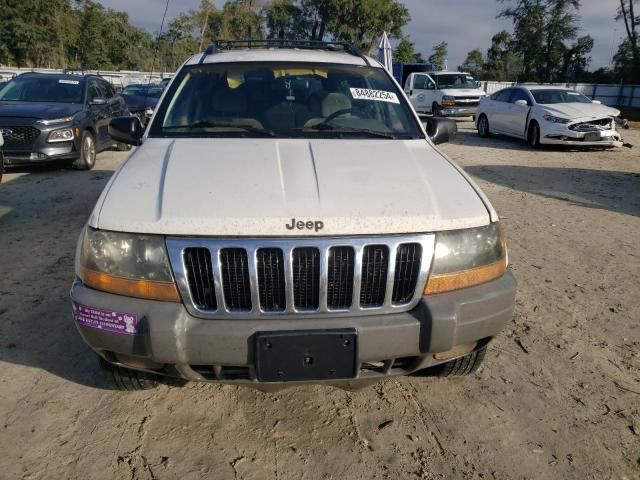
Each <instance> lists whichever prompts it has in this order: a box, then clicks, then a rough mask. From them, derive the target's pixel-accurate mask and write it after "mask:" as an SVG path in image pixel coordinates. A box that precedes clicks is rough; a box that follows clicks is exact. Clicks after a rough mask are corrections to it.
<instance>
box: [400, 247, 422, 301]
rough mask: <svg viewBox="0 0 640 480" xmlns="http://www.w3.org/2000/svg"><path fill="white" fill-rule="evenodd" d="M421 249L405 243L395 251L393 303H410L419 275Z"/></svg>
mask: <svg viewBox="0 0 640 480" xmlns="http://www.w3.org/2000/svg"><path fill="white" fill-rule="evenodd" d="M421 257H422V247H421V246H420V244H419V243H405V244H402V245H400V246H399V247H398V250H397V251H396V273H395V278H394V281H393V303H394V304H395V305H401V304H403V303H407V302H409V301H411V298H413V295H414V294H415V290H416V283H417V281H418V275H419V273H420V258H421Z"/></svg>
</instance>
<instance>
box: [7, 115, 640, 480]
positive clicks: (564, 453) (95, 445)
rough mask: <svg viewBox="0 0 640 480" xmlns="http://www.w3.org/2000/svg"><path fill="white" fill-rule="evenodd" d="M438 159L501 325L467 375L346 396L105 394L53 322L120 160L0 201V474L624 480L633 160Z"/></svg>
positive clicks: (506, 146)
mask: <svg viewBox="0 0 640 480" xmlns="http://www.w3.org/2000/svg"><path fill="white" fill-rule="evenodd" d="M459 125H460V127H461V132H460V135H459V137H458V139H457V140H456V142H455V143H453V144H448V145H445V146H443V150H444V151H445V152H446V153H447V154H448V155H450V157H451V158H452V159H454V160H456V161H457V162H459V163H460V164H461V165H462V166H464V167H465V168H466V169H467V171H468V172H470V173H471V174H472V175H473V176H474V177H475V178H476V179H477V180H478V181H479V183H480V185H481V187H482V188H483V189H484V191H485V192H486V193H487V194H488V196H489V197H490V198H491V200H492V201H493V203H494V205H495V207H496V208H497V210H498V211H499V212H500V214H501V215H502V216H503V219H504V220H503V221H504V224H505V227H506V231H507V235H508V239H509V246H510V260H511V263H512V268H513V271H514V273H515V275H516V276H517V278H518V280H519V291H518V298H517V306H516V315H515V318H514V320H513V323H512V324H511V326H510V327H509V328H508V329H507V331H506V332H504V333H503V334H502V335H500V337H499V338H498V339H497V340H496V341H495V342H493V343H492V344H491V347H490V355H489V356H488V361H487V362H486V364H485V367H484V368H483V369H482V370H481V371H480V372H479V373H478V375H476V376H475V377H472V378H466V379H454V380H440V379H424V378H399V379H391V380H388V381H385V382H383V383H380V384H377V385H375V386H372V387H369V388H367V389H364V390H361V391H357V392H345V391H342V390H339V389H332V388H328V387H309V388H295V389H288V390H284V391H282V392H280V393H277V394H264V393H260V392H256V391H253V390H249V389H240V388H237V387H232V386H219V385H209V384H189V385H187V386H186V387H184V388H175V387H168V386H162V387H160V388H159V389H157V390H155V391H152V392H143V393H133V394H122V393H117V392H113V391H110V390H108V388H107V386H106V384H105V383H104V382H103V380H102V378H101V374H100V372H99V371H98V367H97V362H96V361H95V359H94V357H93V355H92V353H91V352H90V351H89V350H88V348H87V347H86V346H85V345H84V343H83V342H82V340H81V339H80V337H79V335H78V334H77V332H76V330H75V327H74V325H73V323H72V320H71V315H70V305H69V298H68V291H69V287H70V284H71V281H72V279H73V255H74V247H75V242H76V238H77V235H78V233H79V231H80V228H81V226H82V224H83V223H84V221H85V220H86V218H87V217H88V215H89V212H90V210H91V208H92V207H93V204H94V202H95V200H96V199H97V197H98V195H99V193H100V191H101V190H102V188H103V186H104V185H105V183H106V182H107V180H108V179H109V177H110V176H111V174H112V172H113V171H114V169H116V168H117V167H118V165H119V164H120V163H121V162H122V161H123V160H124V158H125V155H124V154H120V153H116V152H108V153H104V154H101V155H100V156H99V157H98V163H97V167H96V169H95V170H94V171H92V172H71V171H64V170H57V169H32V170H28V171H24V172H16V173H11V174H8V175H5V178H4V180H3V184H2V185H1V186H0V240H1V245H2V246H1V248H0V265H1V266H2V282H1V285H0V299H1V301H0V365H1V367H2V368H1V369H0V419H2V425H0V451H1V452H2V455H0V478H7V479H14V478H30V479H40V478H42V479H44V478H46V479H49V478H82V479H86V478H92V479H93V478H100V479H102V478H105V479H111V478H131V479H170V478H180V479H185V480H186V479H200V478H212V479H272V478H273V479H302V478H304V479H321V478H361V479H370V478H388V479H411V478H421V479H434V478H456V479H467V478H468V479H480V478H482V479H493V478H496V479H558V478H576V479H578V478H579V479H591V478H592V479H598V480H600V479H610V478H611V479H638V478H640V373H639V372H640V368H639V367H640V353H639V352H640V329H639V324H638V319H639V318H640V248H638V247H639V246H640V242H639V239H640V162H639V160H640V156H639V155H638V152H639V151H640V130H632V131H627V132H624V135H625V137H626V140H627V141H628V142H631V143H632V144H635V145H636V148H634V149H632V150H630V149H626V148H625V149H622V150H619V151H568V150H563V149H552V150H549V149H547V150H543V151H531V150H529V149H528V147H526V145H524V144H523V143H521V142H518V141H514V140H508V139H501V138H493V139H487V140H483V139H479V138H478V137H477V135H475V133H474V132H473V130H472V124H471V123H469V122H466V123H460V124H459Z"/></svg>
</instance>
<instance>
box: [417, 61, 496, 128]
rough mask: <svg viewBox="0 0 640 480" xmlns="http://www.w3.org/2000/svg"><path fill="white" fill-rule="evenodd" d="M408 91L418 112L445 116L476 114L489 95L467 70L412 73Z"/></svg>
mask: <svg viewBox="0 0 640 480" xmlns="http://www.w3.org/2000/svg"><path fill="white" fill-rule="evenodd" d="M404 91H405V93H406V94H407V96H408V97H409V99H410V100H411V103H412V105H413V107H414V108H415V109H416V111H417V112H418V113H431V114H433V115H437V116H443V117H465V116H472V115H475V114H476V110H477V109H478V105H479V104H480V100H481V99H482V98H484V97H485V96H486V94H485V93H484V91H483V90H482V89H481V88H480V87H479V82H476V81H475V79H474V78H473V76H471V74H469V73H467V72H431V73H412V74H411V75H409V77H408V78H407V81H406V82H405V85H404Z"/></svg>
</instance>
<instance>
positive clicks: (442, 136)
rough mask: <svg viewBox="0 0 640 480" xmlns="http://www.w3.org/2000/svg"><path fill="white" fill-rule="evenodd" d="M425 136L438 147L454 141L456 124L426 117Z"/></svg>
mask: <svg viewBox="0 0 640 480" xmlns="http://www.w3.org/2000/svg"><path fill="white" fill-rule="evenodd" d="M425 120H426V129H427V135H429V138H430V139H431V141H432V142H433V143H435V144H436V145H440V144H441V143H447V142H451V141H453V140H455V138H456V135H458V124H457V123H456V121H455V120H452V119H450V118H443V117H438V118H435V117H426V118H425Z"/></svg>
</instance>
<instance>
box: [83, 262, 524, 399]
mask: <svg viewBox="0 0 640 480" xmlns="http://www.w3.org/2000/svg"><path fill="white" fill-rule="evenodd" d="M515 291H516V281H515V279H514V277H513V275H512V274H511V273H510V272H507V273H506V274H505V275H504V276H503V277H501V278H500V279H498V280H495V281H493V282H490V283H487V284H484V285H480V286H477V287H472V288H467V289H464V290H460V291H457V292H451V293H445V294H439V295H433V296H429V297H424V298H423V300H422V301H421V302H420V303H419V304H418V306H417V307H416V308H414V309H413V310H411V311H409V312H404V313H398V314H389V315H372V316H368V317H339V318H326V317H323V318H313V317H309V316H305V317H302V316H296V315H291V316H286V317H282V318H276V317H273V318H259V319H246V320H245V319H230V320H204V319H200V318H196V317H193V316H192V315H190V314H189V313H188V312H187V310H186V309H185V307H184V305H182V304H180V303H167V302H157V301H149V300H141V299H135V298H128V297H122V296H117V295H112V294H108V293H104V292H100V291H96V290H93V289H90V288H87V287H86V286H84V285H83V284H82V283H81V282H80V281H78V280H76V282H75V283H74V284H73V287H72V289H71V299H72V301H73V303H74V310H75V308H78V306H80V305H82V306H88V307H91V308H96V309H101V310H108V311H116V312H127V313H128V314H131V315H134V316H137V317H138V318H139V319H140V322H139V324H138V333H137V335H133V336H130V335H123V334H117V333H109V332H108V331H104V330H101V329H97V328H88V327H85V326H82V325H79V324H78V323H77V322H76V326H77V328H78V330H79V332H80V334H81V335H82V337H83V338H84V340H85V341H86V342H87V344H88V345H89V346H90V347H91V348H92V349H93V350H95V351H96V352H97V353H98V354H100V355H101V356H103V357H104V358H105V359H106V360H108V361H110V362H112V363H115V364H119V365H122V366H125V367H128V368H137V369H140V370H146V371H153V372H155V373H159V374H163V375H169V376H175V377H181V378H184V379H187V380H194V381H215V382H233V383H244V384H249V385H254V386H258V385H264V384H261V383H260V382H258V380H257V377H256V373H255V362H254V355H255V345H254V344H255V336H256V334H257V333H259V332H279V331H291V330H298V331H303V330H334V329H354V330H355V332H356V333H357V358H356V365H357V368H356V371H357V372H359V373H358V374H357V376H356V378H354V379H349V380H331V381H322V382H319V381H310V382H295V383H326V384H331V385H345V384H346V385H350V386H353V385H354V383H356V384H357V383H358V382H359V381H362V382H365V383H366V382H367V381H371V380H374V381H375V380H376V379H378V378H381V377H385V376H389V375H407V374H410V373H412V372H415V371H417V370H421V369H423V368H426V367H429V366H431V365H435V364H437V363H441V362H439V361H437V360H435V358H434V354H436V353H441V352H447V351H449V350H451V349H452V348H453V347H456V346H459V345H465V344H469V343H472V342H481V344H483V343H482V342H486V341H488V340H489V339H491V338H492V337H494V336H496V335H497V334H498V333H499V332H500V331H501V330H502V329H503V328H504V327H505V325H506V324H507V323H508V322H509V321H510V320H511V318H512V315H513V308H514V302H515ZM288 384H290V383H287V385H288ZM268 385H278V384H273V383H269V384H268Z"/></svg>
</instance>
